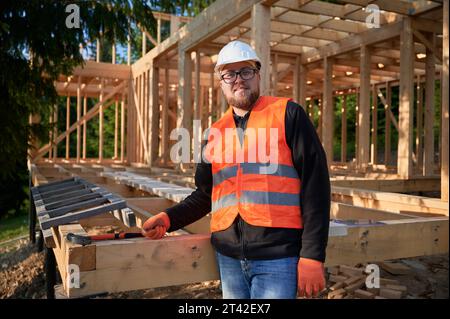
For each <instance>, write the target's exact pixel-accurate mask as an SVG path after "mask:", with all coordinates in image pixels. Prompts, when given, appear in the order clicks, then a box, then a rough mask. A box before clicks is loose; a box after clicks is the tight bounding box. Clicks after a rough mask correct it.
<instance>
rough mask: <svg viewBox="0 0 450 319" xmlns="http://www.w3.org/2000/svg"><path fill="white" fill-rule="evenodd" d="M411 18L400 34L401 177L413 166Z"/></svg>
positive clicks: (399, 156) (411, 171)
mask: <svg viewBox="0 0 450 319" xmlns="http://www.w3.org/2000/svg"><path fill="white" fill-rule="evenodd" d="M413 48H414V47H413V33H412V27H411V20H410V19H409V18H404V19H403V28H402V31H401V35H400V50H401V57H402V59H401V61H400V68H401V74H400V104H399V138H398V152H397V153H398V156H397V163H398V174H399V176H400V177H401V178H410V177H411V176H412V174H413V167H412V127H413V110H414V90H413V87H414V51H413Z"/></svg>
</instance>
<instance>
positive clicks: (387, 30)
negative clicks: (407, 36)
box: [302, 21, 402, 64]
mask: <svg viewBox="0 0 450 319" xmlns="http://www.w3.org/2000/svg"><path fill="white" fill-rule="evenodd" d="M401 28H402V23H401V21H400V22H395V23H390V24H388V25H386V26H382V27H381V28H376V29H370V30H367V31H364V32H361V33H360V34H355V35H353V36H351V37H348V38H345V39H342V40H339V41H336V42H333V43H330V44H328V45H326V46H323V47H321V48H319V49H314V50H310V51H308V52H306V53H304V54H303V55H302V63H303V64H306V63H312V62H316V61H319V60H321V59H323V58H324V57H325V56H328V57H331V56H335V55H339V54H343V53H346V52H350V51H354V50H356V49H358V48H359V47H360V46H368V45H373V44H376V43H379V42H384V41H387V40H389V39H392V38H395V37H397V36H398V35H399V34H400V30H401Z"/></svg>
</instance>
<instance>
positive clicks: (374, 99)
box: [370, 84, 378, 165]
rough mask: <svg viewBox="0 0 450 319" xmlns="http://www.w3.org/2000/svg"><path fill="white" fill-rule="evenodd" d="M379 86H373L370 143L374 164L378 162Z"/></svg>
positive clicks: (371, 160)
mask: <svg viewBox="0 0 450 319" xmlns="http://www.w3.org/2000/svg"><path fill="white" fill-rule="evenodd" d="M377 96H378V94H377V88H376V86H375V84H374V85H373V86H372V130H371V131H372V143H371V145H370V149H371V152H370V154H371V159H370V162H371V163H372V165H375V164H377V156H378V152H377V146H378V145H377V131H378V114H377V112H378V99H377Z"/></svg>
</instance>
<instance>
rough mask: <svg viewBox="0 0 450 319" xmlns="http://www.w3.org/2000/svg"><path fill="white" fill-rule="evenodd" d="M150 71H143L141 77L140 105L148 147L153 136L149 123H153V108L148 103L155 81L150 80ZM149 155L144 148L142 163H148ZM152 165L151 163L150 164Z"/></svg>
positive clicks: (144, 136)
mask: <svg viewBox="0 0 450 319" xmlns="http://www.w3.org/2000/svg"><path fill="white" fill-rule="evenodd" d="M149 76H150V75H149V71H145V72H144V73H142V75H141V78H142V82H141V85H142V91H141V96H140V100H139V101H140V102H139V103H140V105H141V114H142V125H143V127H144V134H143V136H142V135H141V137H142V139H143V141H144V143H146V144H147V146H148V147H151V139H152V137H153V136H151V135H150V134H148V131H149V123H151V109H148V107H147V106H148V105H149V104H150V103H151V101H150V100H151V97H150V94H151V93H150V92H149V89H150V86H151V85H153V82H151V81H149ZM151 80H153V79H151ZM149 156H150V154H145V151H143V150H142V153H141V161H140V162H141V163H148V162H149V161H150V160H149ZM150 166H151V164H150Z"/></svg>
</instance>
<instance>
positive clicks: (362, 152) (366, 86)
mask: <svg viewBox="0 0 450 319" xmlns="http://www.w3.org/2000/svg"><path fill="white" fill-rule="evenodd" d="M360 54H361V57H360V59H361V60H360V63H361V66H360V69H361V74H360V91H359V106H358V111H359V114H358V148H357V150H358V152H357V162H358V168H359V169H361V170H363V171H364V170H365V169H366V168H367V164H368V163H369V155H370V154H369V153H370V152H369V151H370V145H369V140H370V49H369V47H368V46H366V45H362V46H361V52H360Z"/></svg>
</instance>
